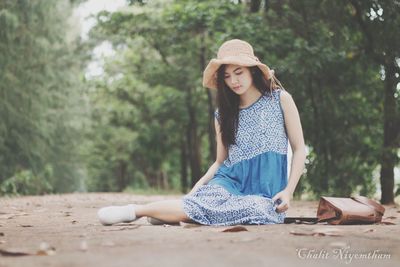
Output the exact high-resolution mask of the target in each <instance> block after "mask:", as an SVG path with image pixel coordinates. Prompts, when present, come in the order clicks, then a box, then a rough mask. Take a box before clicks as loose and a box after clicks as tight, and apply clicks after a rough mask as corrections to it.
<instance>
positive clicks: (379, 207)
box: [352, 196, 385, 216]
mask: <svg viewBox="0 0 400 267" xmlns="http://www.w3.org/2000/svg"><path fill="white" fill-rule="evenodd" d="M352 199H354V200H355V201H358V202H360V203H363V204H365V205H367V206H369V207H371V208H373V209H374V210H375V211H377V212H378V213H380V215H381V216H383V214H384V213H385V207H383V206H382V205H381V204H379V203H377V202H376V201H374V200H372V199H369V198H367V197H364V196H355V197H352Z"/></svg>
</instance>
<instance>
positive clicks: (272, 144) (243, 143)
mask: <svg viewBox="0 0 400 267" xmlns="http://www.w3.org/2000/svg"><path fill="white" fill-rule="evenodd" d="M203 85H204V86H205V87H208V88H210V89H217V100H218V109H217V110H216V111H215V129H216V141H217V156H216V161H215V162H214V163H213V164H212V165H211V167H210V168H209V169H208V171H207V173H206V174H205V175H204V176H203V177H202V178H201V179H200V180H199V181H198V182H197V183H196V185H195V186H194V187H193V189H192V190H191V191H190V192H189V194H187V195H185V196H184V197H183V198H182V199H177V200H166V201H158V202H153V203H149V204H145V205H136V204H129V205H126V206H110V207H105V208H102V209H100V210H99V211H98V217H99V220H100V222H101V223H102V224H104V225H110V224H114V223H119V222H131V221H134V220H136V219H138V218H140V217H142V216H147V217H151V218H155V219H158V220H161V221H163V222H166V223H177V222H180V221H183V222H187V221H195V222H197V223H200V224H204V225H235V224H274V223H283V220H284V218H285V216H286V211H287V209H288V208H289V207H290V200H291V198H292V196H293V192H294V190H295V188H296V185H297V183H298V181H299V178H300V176H301V174H302V172H303V169H304V162H305V158H306V153H305V145H304V139H303V132H302V127H301V123H300V117H299V113H298V111H297V108H296V105H295V103H294V101H293V99H292V97H291V95H290V94H289V93H287V92H286V91H285V90H284V89H283V87H282V85H281V84H280V82H279V81H278V80H277V79H276V77H275V76H274V72H273V71H271V70H270V69H269V68H268V66H267V65H265V64H263V63H261V62H260V61H259V60H258V58H257V57H255V56H254V52H253V48H252V46H251V45H250V44H249V43H247V42H245V41H242V40H239V39H233V40H229V41H227V42H225V43H223V44H222V45H221V47H220V48H219V50H218V55H217V58H214V59H212V60H211V61H210V62H209V64H208V65H207V67H206V69H205V71H204V74H203ZM288 140H289V142H290V145H291V148H292V151H293V157H292V164H291V169H290V175H289V179H288V177H287V148H288Z"/></svg>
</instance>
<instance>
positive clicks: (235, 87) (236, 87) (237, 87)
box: [233, 85, 242, 90]
mask: <svg viewBox="0 0 400 267" xmlns="http://www.w3.org/2000/svg"><path fill="white" fill-rule="evenodd" d="M240 87H242V86H241V85H239V86H234V87H233V89H234V90H237V89H239V88H240Z"/></svg>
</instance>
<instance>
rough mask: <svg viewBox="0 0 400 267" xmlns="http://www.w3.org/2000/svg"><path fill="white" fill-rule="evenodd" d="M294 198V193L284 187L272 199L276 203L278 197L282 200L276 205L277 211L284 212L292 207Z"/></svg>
mask: <svg viewBox="0 0 400 267" xmlns="http://www.w3.org/2000/svg"><path fill="white" fill-rule="evenodd" d="M291 198H292V194H291V193H290V192H289V191H288V190H286V189H284V190H282V191H280V192H279V193H277V194H276V195H275V196H274V197H273V198H272V201H273V202H274V203H275V202H276V201H277V200H278V199H279V200H280V204H279V205H278V206H277V207H276V211H277V212H284V211H287V210H288V209H289V207H290V199H291Z"/></svg>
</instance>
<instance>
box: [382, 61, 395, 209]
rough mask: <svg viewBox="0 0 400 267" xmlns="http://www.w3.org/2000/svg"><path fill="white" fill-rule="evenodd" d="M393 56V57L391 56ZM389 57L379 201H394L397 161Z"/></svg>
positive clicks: (393, 88)
mask: <svg viewBox="0 0 400 267" xmlns="http://www.w3.org/2000/svg"><path fill="white" fill-rule="evenodd" d="M392 58H394V57H392ZM392 58H390V59H389V60H388V61H389V62H387V63H386V65H385V100H384V110H383V120H384V126H383V127H384V128H383V149H382V157H381V177H380V180H381V192H382V195H381V203H382V204H392V203H394V167H395V164H396V162H397V146H396V138H397V135H398V130H399V129H398V126H397V125H396V124H395V122H396V120H397V117H396V113H397V112H396V98H395V96H394V94H395V91H396V86H397V82H396V77H395V73H396V69H395V65H394V64H395V62H394V60H393V59H392Z"/></svg>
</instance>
